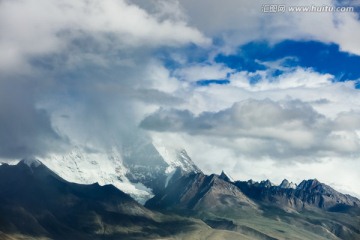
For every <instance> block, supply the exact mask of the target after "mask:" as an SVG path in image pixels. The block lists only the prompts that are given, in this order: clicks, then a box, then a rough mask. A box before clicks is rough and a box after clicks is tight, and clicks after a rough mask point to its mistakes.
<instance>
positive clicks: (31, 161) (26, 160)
mask: <svg viewBox="0 0 360 240" xmlns="http://www.w3.org/2000/svg"><path fill="white" fill-rule="evenodd" d="M19 164H25V165H27V166H28V167H30V168H33V167H35V168H37V167H39V166H40V165H42V163H41V162H40V161H39V160H38V159H36V158H24V159H23V160H21V161H20V162H19Z"/></svg>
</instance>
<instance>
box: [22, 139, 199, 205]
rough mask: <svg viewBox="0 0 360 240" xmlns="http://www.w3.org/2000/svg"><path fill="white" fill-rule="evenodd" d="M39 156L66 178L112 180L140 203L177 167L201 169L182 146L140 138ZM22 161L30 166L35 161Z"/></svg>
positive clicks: (162, 185)
mask: <svg viewBox="0 0 360 240" xmlns="http://www.w3.org/2000/svg"><path fill="white" fill-rule="evenodd" d="M40 160H41V162H43V163H44V164H45V165H47V166H48V167H49V168H50V169H52V170H53V171H54V172H55V173H57V174H58V175H59V176H60V177H62V178H64V179H65V180H67V181H70V182H75V183H80V184H92V183H95V182H98V183H99V184H100V185H106V184H112V185H114V186H115V187H117V188H118V189H120V190H122V191H124V192H126V193H128V194H130V195H131V196H132V197H134V198H135V199H136V200H137V201H138V202H140V203H145V201H146V200H148V199H150V198H151V197H153V196H154V194H156V193H158V192H161V191H162V190H163V189H164V188H165V187H166V184H167V182H168V181H169V179H170V178H171V177H172V174H173V173H174V172H175V170H176V169H177V168H180V169H181V170H182V171H183V172H184V173H190V172H195V173H198V172H201V171H200V169H199V168H198V167H197V166H196V165H195V164H194V163H193V162H192V160H191V159H190V157H189V156H188V155H187V153H186V151H185V150H183V149H174V148H166V147H164V146H160V145H157V146H155V145H154V144H153V143H151V142H148V141H145V140H141V139H140V140H137V141H133V142H131V143H129V144H124V145H122V146H121V147H119V146H114V147H112V148H111V149H110V150H91V151H90V150H89V149H87V148H85V147H79V146H77V147H74V148H73V149H72V150H71V151H69V152H68V153H67V154H63V155H56V154H54V155H51V156H50V157H46V158H42V159H40ZM24 161H26V163H27V164H28V165H31V166H35V165H37V164H39V163H38V162H36V161H35V160H30V159H27V160H24ZM40 164H41V163H40Z"/></svg>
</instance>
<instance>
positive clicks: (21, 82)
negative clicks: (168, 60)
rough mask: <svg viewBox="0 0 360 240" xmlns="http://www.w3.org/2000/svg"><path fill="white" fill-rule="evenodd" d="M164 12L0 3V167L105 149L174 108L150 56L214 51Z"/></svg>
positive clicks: (117, 1) (115, 4) (168, 85)
mask: <svg viewBox="0 0 360 240" xmlns="http://www.w3.org/2000/svg"><path fill="white" fill-rule="evenodd" d="M171 8H172V7H171V6H170V5H169V6H168V5H164V6H162V7H159V8H158V9H155V10H154V11H152V12H147V11H145V10H144V9H142V8H140V7H138V6H136V5H134V4H130V3H129V2H126V1H123V0H109V1H85V0H81V1H76V2H74V1H57V0H50V1H42V0H40V1H32V0H30V1H21V0H20V1H8V0H5V1H1V2H0V29H1V31H2V34H1V36H0V52H1V53H2V54H1V56H0V72H1V75H0V86H1V87H0V99H1V103H0V112H1V115H0V126H1V133H2V134H1V141H0V142H1V144H0V157H6V158H9V157H10V158H19V157H24V156H27V155H45V154H47V153H49V152H54V151H57V150H59V151H62V150H64V149H63V148H62V147H64V148H65V147H66V146H69V145H73V144H75V145H76V144H83V145H86V144H89V145H92V146H96V145H99V146H101V147H104V145H107V144H109V143H110V142H111V141H113V139H116V138H120V139H121V138H123V136H122V133H124V134H123V135H126V133H125V132H126V131H129V132H131V131H132V130H129V129H136V122H137V121H139V120H138V119H139V116H140V115H141V116H142V114H143V112H147V111H150V110H153V107H152V106H153V105H157V106H158V105H172V104H179V103H181V102H182V100H181V99H179V98H178V97H176V96H174V95H172V94H171V93H172V92H174V91H176V90H177V89H178V86H179V85H178V83H177V81H176V79H174V78H172V77H171V76H170V74H169V71H168V70H167V69H166V68H165V67H164V66H163V65H162V63H161V62H159V61H157V60H156V58H155V57H153V55H152V52H153V51H155V50H156V49H159V48H162V47H167V48H177V47H182V46H185V45H187V44H195V45H198V46H206V45H208V44H210V42H211V41H210V40H209V39H208V38H206V37H205V36H204V35H203V34H202V33H201V32H200V31H198V30H197V29H195V28H192V27H190V26H188V24H187V23H186V21H185V19H183V18H182V17H180V15H179V16H178V17H170V14H169V11H170V10H171ZM63 116H66V117H63ZM134 131H135V130H134ZM124 138H126V137H124ZM61 146H62V147H61Z"/></svg>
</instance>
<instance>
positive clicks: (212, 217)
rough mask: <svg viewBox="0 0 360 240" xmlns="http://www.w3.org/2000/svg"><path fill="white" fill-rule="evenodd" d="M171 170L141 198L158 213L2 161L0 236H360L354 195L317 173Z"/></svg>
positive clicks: (33, 164)
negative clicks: (285, 177)
mask: <svg viewBox="0 0 360 240" xmlns="http://www.w3.org/2000/svg"><path fill="white" fill-rule="evenodd" d="M171 176H172V177H171V179H166V181H165V184H166V188H165V190H163V191H161V192H159V193H158V194H157V195H156V196H155V197H154V198H152V199H150V200H149V201H148V202H147V203H146V207H148V208H151V209H156V210H158V211H162V212H163V213H165V214H161V213H158V212H154V211H151V210H149V209H148V208H145V207H143V206H142V205H140V204H138V203H137V202H136V201H135V200H133V199H132V198H131V197H130V196H129V195H127V194H125V193H124V192H122V191H120V190H118V189H117V188H115V187H114V186H112V185H105V186H100V185H99V184H97V183H96V184H91V185H81V184H75V183H70V182H67V181H65V180H63V179H62V178H60V177H59V176H58V175H56V174H55V173H54V172H52V171H51V170H50V169H48V168H47V167H46V166H45V165H43V164H42V163H41V162H39V161H37V160H33V159H27V160H23V161H21V162H19V163H18V164H17V165H7V164H3V165H1V166H0V239H70V240H72V239H269V240H274V239H334V240H335V239H360V208H359V206H360V205H359V200H358V199H356V198H354V197H351V196H349V195H344V194H341V193H339V192H337V191H335V190H334V189H332V188H331V187H329V186H327V185H325V184H322V183H320V182H318V181H317V180H307V181H303V182H301V183H300V184H299V185H298V186H297V185H295V184H293V183H289V182H288V181H283V183H282V184H280V185H279V186H275V185H274V184H272V183H271V182H270V181H268V180H267V181H262V182H260V183H258V182H253V181H247V182H241V181H236V182H234V181H233V180H232V179H231V177H229V176H228V175H226V174H225V173H224V172H223V173H221V174H220V175H215V174H212V175H205V174H203V173H202V172H201V171H195V172H194V171H193V172H190V173H189V172H188V171H185V170H184V169H183V168H178V169H177V170H176V171H175V172H173V173H172V175H171ZM174 214H177V215H174ZM179 215H183V216H182V217H181V216H179ZM185 216H186V217H185ZM189 216H190V217H191V218H189ZM194 218H198V219H197V220H195V219H194Z"/></svg>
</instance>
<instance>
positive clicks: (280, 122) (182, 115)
mask: <svg viewBox="0 0 360 240" xmlns="http://www.w3.org/2000/svg"><path fill="white" fill-rule="evenodd" d="M357 120H358V115H357V114H356V115H355V114H354V115H349V114H347V116H346V119H344V117H343V116H339V118H337V119H336V120H334V121H332V120H330V119H328V118H326V117H325V116H324V115H321V114H319V113H318V112H316V111H315V110H314V109H313V108H312V107H311V106H310V105H309V104H307V103H304V102H302V101H299V100H290V101H282V102H275V101H272V100H269V99H265V100H247V101H244V102H239V103H235V104H234V105H233V106H232V107H230V108H227V109H224V110H222V111H219V112H203V113H201V114H200V115H197V116H195V115H194V114H192V113H191V112H189V111H187V110H163V109H161V110H159V111H157V112H155V113H153V114H151V115H150V116H148V117H146V118H145V119H144V120H143V121H142V123H141V126H142V127H143V128H146V129H149V130H154V131H169V132H187V133H188V134H191V135H201V136H210V137H218V138H221V139H225V141H234V140H235V141H236V140H237V139H238V140H239V141H246V140H249V141H253V142H256V143H257V145H258V147H257V149H253V150H254V152H251V151H250V152H249V151H248V150H245V151H246V152H247V153H248V154H249V155H250V156H251V155H252V154H254V155H256V156H260V157H264V156H270V157H273V158H275V159H279V158H286V159H289V158H292V157H293V156H294V155H295V156H297V157H299V156H300V155H301V156H303V157H304V159H305V158H306V157H308V156H311V157H315V156H321V155H322V154H323V153H324V152H332V154H339V155H341V154H346V153H347V154H355V153H356V152H358V151H359V150H360V139H359V137H358V136H357V135H356V134H354V131H355V130H359V126H358V125H356V124H354V123H355V122H356V121H357ZM343 121H346V122H351V123H353V124H352V125H350V124H348V125H347V127H346V129H344V128H340V129H339V130H336V129H334V128H333V125H334V124H336V125H340V126H341V125H342V122H343ZM229 146H230V147H231V148H234V149H236V147H235V146H233V145H229ZM268 146H271V148H269V147H268ZM240 148H241V147H240ZM262 149H263V150H264V151H261V150H262ZM261 154H262V156H261Z"/></svg>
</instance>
